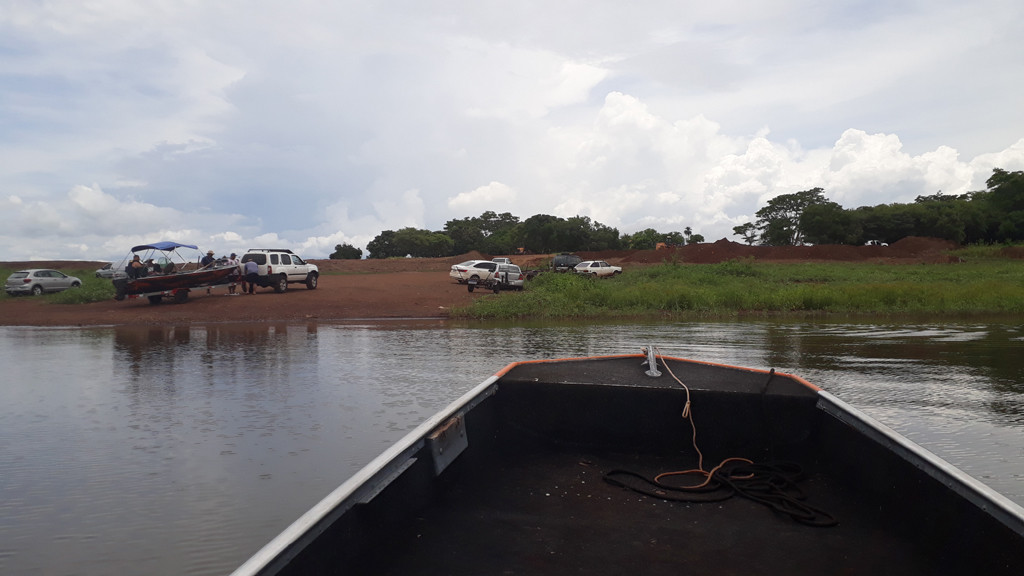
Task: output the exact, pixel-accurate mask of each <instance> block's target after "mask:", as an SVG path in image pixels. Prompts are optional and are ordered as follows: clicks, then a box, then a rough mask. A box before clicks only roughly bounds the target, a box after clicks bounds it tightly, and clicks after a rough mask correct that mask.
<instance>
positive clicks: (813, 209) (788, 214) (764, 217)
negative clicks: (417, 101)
mask: <svg viewBox="0 0 1024 576" xmlns="http://www.w3.org/2000/svg"><path fill="white" fill-rule="evenodd" d="M985 184H986V186H987V188H986V189H985V190H980V191H977V192H968V193H966V194H961V195H945V194H942V192H938V193H936V194H933V195H931V196H918V197H917V198H916V199H915V200H914V202H912V203H909V204H899V203H893V204H880V205H877V206H861V207H859V208H852V209H846V208H843V207H842V206H840V205H839V204H838V203H836V202H832V201H831V200H829V199H828V198H826V197H825V191H824V190H823V189H821V188H811V189H810V190H804V191H801V192H795V193H793V194H783V195H781V196H776V197H775V198H772V199H771V200H769V201H768V203H767V205H766V206H764V207H763V208H761V209H760V210H758V211H757V212H756V214H755V216H756V217H757V220H755V221H754V222H747V223H746V224H742V225H740V226H735V227H733V229H732V230H733V234H735V235H737V236H740V237H741V238H742V239H743V241H745V242H746V243H747V244H751V245H753V244H760V245H763V246H793V245H800V244H852V245H862V244H867V243H871V242H879V243H886V244H891V243H893V242H895V241H897V240H899V239H901V238H905V237H907V236H929V237H933V238H942V239H945V240H952V241H953V242H956V243H958V244H994V243H1012V242H1022V241H1024V172H1021V171H1017V172H1008V171H1006V170H1003V169H1001V168H995V169H994V170H993V173H992V176H991V177H990V178H989V179H988V180H987V181H986V182H985ZM701 242H704V237H703V236H702V235H700V234H694V233H693V232H692V230H691V228H690V227H689V226H687V227H686V228H685V229H684V230H683V231H682V232H659V231H657V230H655V229H653V228H647V229H645V230H641V231H639V232H636V233H635V234H619V231H618V230H617V229H615V228H612V227H609V226H605V225H604V224H601V223H600V222H595V221H593V220H591V219H590V218H588V217H586V216H573V217H572V218H560V217H558V216H551V215H549V214H537V215H534V216H530V217H529V218H527V219H526V220H520V219H519V217H518V216H513V215H512V214H511V213H509V212H503V213H501V214H497V213H495V212H492V211H487V212H484V213H483V214H481V215H480V216H476V217H466V218H462V219H454V220H449V221H448V222H446V223H445V225H444V229H443V230H437V231H431V230H424V229H418V228H402V229H401V230H385V231H383V232H381V233H380V234H378V235H377V236H376V237H375V238H374V239H373V240H372V241H370V243H369V244H367V246H366V249H367V251H368V252H369V255H368V257H370V258H394V257H403V256H413V257H423V258H439V257H446V256H455V255H458V254H465V253H466V252H470V251H474V250H476V251H479V252H482V253H485V254H515V253H518V252H520V251H522V252H526V253H534V254H544V253H552V252H577V251H598V250H622V249H634V250H649V249H652V248H655V247H656V246H657V245H658V244H665V245H668V246H682V245H685V244H694V243H701ZM362 255H363V251H362V250H361V249H359V248H356V247H354V246H351V245H349V244H339V245H337V246H336V247H335V252H334V253H333V254H331V255H330V258H332V259H340V258H361V257H362Z"/></svg>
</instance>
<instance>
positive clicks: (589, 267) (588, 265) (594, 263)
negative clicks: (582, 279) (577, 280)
mask: <svg viewBox="0 0 1024 576" xmlns="http://www.w3.org/2000/svg"><path fill="white" fill-rule="evenodd" d="M573 270H574V271H576V272H577V273H578V274H591V275H593V276H597V277H600V278H604V277H606V276H615V275H616V274H622V268H619V267H618V266H612V265H611V264H609V263H607V262H605V261H604V260H585V261H583V262H580V263H579V264H577V265H576V267H575V268H573Z"/></svg>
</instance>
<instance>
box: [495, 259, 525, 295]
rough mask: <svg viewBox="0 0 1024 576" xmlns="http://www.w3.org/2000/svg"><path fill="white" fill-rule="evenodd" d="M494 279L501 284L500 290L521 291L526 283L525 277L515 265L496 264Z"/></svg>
mask: <svg viewBox="0 0 1024 576" xmlns="http://www.w3.org/2000/svg"><path fill="white" fill-rule="evenodd" d="M495 279H496V280H497V281H498V283H500V284H501V289H502V290H522V289H523V286H524V284H525V283H526V275H525V274H523V271H522V270H521V269H520V268H519V266H516V265H515V264H498V271H497V272H496V273H495Z"/></svg>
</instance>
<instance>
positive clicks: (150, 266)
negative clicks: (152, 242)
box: [125, 254, 174, 279]
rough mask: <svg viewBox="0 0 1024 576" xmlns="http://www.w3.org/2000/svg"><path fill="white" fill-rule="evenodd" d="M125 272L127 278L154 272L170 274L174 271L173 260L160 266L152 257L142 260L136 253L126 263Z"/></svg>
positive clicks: (144, 275) (142, 276) (139, 276)
mask: <svg viewBox="0 0 1024 576" xmlns="http://www.w3.org/2000/svg"><path fill="white" fill-rule="evenodd" d="M125 272H127V273H128V277H129V278H133V279H134V278H144V277H146V276H150V275H154V274H170V273H172V272H174V262H168V263H167V264H166V265H165V266H163V267H161V266H160V264H158V263H156V262H154V261H153V259H152V258H150V259H149V260H146V261H145V262H143V261H142V259H141V258H140V257H139V255H138V254H136V255H135V256H134V257H132V261H131V262H129V263H128V266H127V268H126V269H125Z"/></svg>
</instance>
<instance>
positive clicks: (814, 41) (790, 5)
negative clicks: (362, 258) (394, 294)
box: [0, 0, 1024, 261]
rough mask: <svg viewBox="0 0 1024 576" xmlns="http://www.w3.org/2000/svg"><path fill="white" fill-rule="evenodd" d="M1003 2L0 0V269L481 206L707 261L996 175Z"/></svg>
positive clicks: (1016, 126)
mask: <svg viewBox="0 0 1024 576" xmlns="http://www.w3.org/2000/svg"><path fill="white" fill-rule="evenodd" d="M1022 21H1024V3H1022V2H1019V1H1017V0H970V1H966V0H928V1H924V0H917V1H905V0H880V1H873V0H859V1H847V0H833V1H829V2H821V1H820V0H757V1H755V0H720V1H717V2H706V1H700V2H696V1H691V0H664V1H662V0H634V1H632V2H621V1H616V2H609V1H607V0H555V1H551V0H547V1H544V2H537V1H533V0H517V1H514V2H501V1H493V0H448V1H437V0H394V1H387V0H383V1H374V0H359V1H350V0H335V1H326V0H321V1H312V0H291V1H290V2H278V1H264V0H90V1H89V2H83V1H81V0H69V1H64V0H47V1H41V0H33V1H30V0H3V1H2V2H0V261H20V260H51V259H61V260H75V259H81V260H112V261H116V260H119V259H121V258H123V257H124V255H125V254H127V253H128V251H129V249H130V248H131V247H132V246H134V245H138V244H145V243H149V242H156V241H160V240H174V241H178V242H183V243H188V244H195V245H198V246H199V247H200V248H201V249H202V250H203V251H205V250H207V249H212V250H214V251H215V252H216V253H217V254H218V255H223V254H228V253H229V252H238V253H241V252H244V251H245V250H246V249H248V248H290V249H292V250H294V251H296V252H298V253H300V254H302V255H303V256H305V257H307V258H326V257H327V256H328V255H329V254H330V253H331V252H333V251H334V248H335V246H337V245H339V244H343V243H347V244H351V245H353V246H357V247H360V248H365V247H366V245H367V243H368V242H369V241H371V240H372V239H373V238H374V237H375V236H377V235H378V234H380V233H381V232H382V231H384V230H398V229H401V228H405V227H414V228H421V229H429V230H442V229H443V228H444V224H445V222H447V221H449V220H452V219H462V218H466V217H475V216H479V215H480V214H482V213H483V212H484V211H488V210H491V211H495V212H498V213H502V212H510V213H512V214H513V215H515V216H518V217H519V218H520V219H522V220H525V219H526V218H528V217H530V216H533V215H536V214H551V215H555V216H561V217H563V218H568V217H572V216H577V215H580V216H587V217H589V218H591V220H593V221H595V222H600V223H601V224H604V225H607V226H611V227H614V228H617V229H618V230H619V232H620V233H622V234H631V233H634V232H637V231H639V230H643V229H646V228H654V229H655V230H658V231H659V232H665V233H667V232H673V231H678V232H681V231H683V229H684V228H686V227H689V228H691V230H692V231H693V232H694V233H696V234H701V235H703V236H704V237H705V239H706V240H707V241H709V242H713V241H715V240H718V239H721V238H727V239H730V240H734V241H740V238H739V237H738V236H735V235H734V234H733V232H732V229H733V227H734V226H737V225H740V224H743V223H745V222H749V221H753V220H755V219H756V217H755V213H756V212H757V210H758V209H760V208H762V207H764V206H765V204H766V202H767V201H768V200H770V199H771V198H773V197H775V196H778V195H781V194H791V193H794V192H798V191H802V190H808V189H811V188H815V187H820V188H822V189H823V190H824V191H825V196H826V197H827V198H828V199H830V200H832V201H834V202H838V203H839V204H840V205H842V206H843V207H845V208H856V207H859V206H875V205H878V204H887V203H894V202H898V203H906V202H913V200H914V198H916V197H917V196H919V195H932V194H935V193H938V192H941V193H943V194H963V193H966V192H970V191H976V190H984V189H985V181H986V180H987V179H988V178H989V177H990V176H991V175H992V170H993V168H997V167H998V168H1003V169H1005V170H1010V171H1014V170H1024V66H1022V65H1024V35H1022V34H1021V33H1020V30H1019V28H1020V22H1022Z"/></svg>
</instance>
